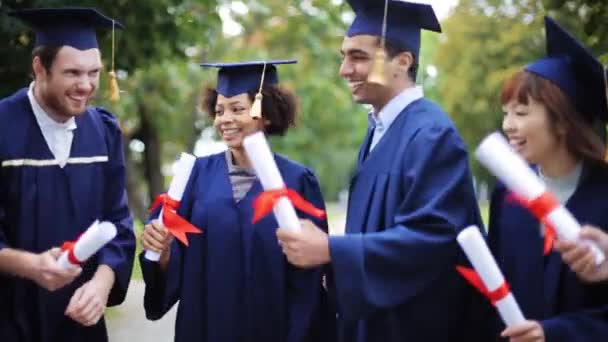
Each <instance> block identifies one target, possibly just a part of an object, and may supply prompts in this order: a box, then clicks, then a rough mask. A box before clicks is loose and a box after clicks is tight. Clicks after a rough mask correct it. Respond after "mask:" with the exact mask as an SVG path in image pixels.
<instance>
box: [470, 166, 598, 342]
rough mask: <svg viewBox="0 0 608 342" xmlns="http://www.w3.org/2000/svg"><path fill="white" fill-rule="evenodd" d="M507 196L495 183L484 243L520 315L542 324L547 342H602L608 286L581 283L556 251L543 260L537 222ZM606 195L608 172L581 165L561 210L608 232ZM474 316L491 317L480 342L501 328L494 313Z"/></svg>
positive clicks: (490, 311) (541, 240)
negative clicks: (489, 250) (485, 333)
mask: <svg viewBox="0 0 608 342" xmlns="http://www.w3.org/2000/svg"><path fill="white" fill-rule="evenodd" d="M508 193H509V192H508V191H507V190H506V189H505V188H504V186H501V185H499V186H498V187H497V188H496V190H495V191H494V192H493V194H492V201H491V206H490V230H489V233H488V241H489V245H490V248H491V250H492V252H493V254H494V255H495V257H496V260H497V262H498V264H499V266H500V267H501V269H502V271H503V273H504V275H505V277H506V279H507V281H508V282H509V284H510V286H511V290H512V292H513V295H514V296H515V299H516V300H517V302H518V303H519V305H520V307H521V309H522V311H523V314H524V316H525V317H526V319H530V320H537V321H540V322H541V324H542V326H543V328H544V330H545V337H546V341H547V342H557V341H564V342H565V341H577V342H578V341H604V340H606V338H607V337H608V283H603V284H594V285H589V284H585V283H582V282H581V281H579V280H578V278H577V277H576V274H575V273H574V272H572V271H571V270H570V268H569V267H568V265H566V264H564V263H563V262H562V260H561V257H560V255H559V253H557V252H551V253H550V254H548V255H547V256H544V255H543V237H542V236H541V233H540V228H539V227H540V223H539V221H538V220H536V219H535V218H534V217H533V216H532V215H531V214H530V213H529V212H528V211H527V210H526V209H524V208H523V207H521V206H520V205H519V204H517V203H515V202H513V201H510V200H507V199H506V196H507V195H508ZM607 193H608V170H607V169H606V168H604V167H598V166H592V165H590V164H586V165H584V167H583V172H582V175H581V180H580V181H579V185H578V186H577V188H576V190H575V192H574V193H573V195H572V196H571V197H570V199H569V200H568V202H567V203H566V207H567V208H568V209H569V210H570V211H571V212H572V214H573V215H574V216H575V217H576V218H577V219H578V220H579V222H581V223H584V224H591V225H595V226H597V227H601V228H603V229H608V201H606V194H607ZM487 306H488V305H487V303H486V307H487ZM488 313H490V315H489V316H488ZM479 315H480V317H484V316H485V317H491V319H490V322H488V323H487V324H485V326H486V327H487V336H485V338H484V339H483V340H485V341H489V340H492V339H497V336H498V335H499V334H500V331H502V330H503V329H504V324H503V323H502V321H500V319H499V317H498V315H497V314H496V311H495V310H493V309H492V308H490V309H487V308H486V309H485V312H484V311H480V312H479Z"/></svg>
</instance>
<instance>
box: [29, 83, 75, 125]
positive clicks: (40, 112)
mask: <svg viewBox="0 0 608 342" xmlns="http://www.w3.org/2000/svg"><path fill="white" fill-rule="evenodd" d="M27 97H28V99H29V100H30V104H31V105H32V111H33V112H34V116H35V117H36V121H37V122H38V125H39V126H40V128H41V129H43V128H47V127H48V128H51V129H54V130H60V129H63V130H66V131H73V130H75V129H76V120H75V119H74V118H73V117H71V118H70V119H68V121H66V122H57V121H55V120H53V119H52V118H51V117H50V116H49V115H48V114H47V113H46V112H45V111H44V109H42V106H40V104H39V103H38V100H36V96H34V82H32V83H31V84H30V88H29V90H28V91H27Z"/></svg>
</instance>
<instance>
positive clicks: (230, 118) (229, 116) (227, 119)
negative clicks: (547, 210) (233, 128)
mask: <svg viewBox="0 0 608 342" xmlns="http://www.w3.org/2000/svg"><path fill="white" fill-rule="evenodd" d="M234 121H235V118H234V114H233V113H232V112H231V111H228V110H227V111H225V112H224V114H223V115H222V116H220V117H219V123H220V124H226V123H233V122H234Z"/></svg>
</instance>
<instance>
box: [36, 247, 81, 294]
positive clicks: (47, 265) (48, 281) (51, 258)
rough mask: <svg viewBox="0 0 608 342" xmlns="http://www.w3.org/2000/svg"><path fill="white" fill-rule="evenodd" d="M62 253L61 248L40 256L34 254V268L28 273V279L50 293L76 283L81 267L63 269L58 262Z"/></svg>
mask: <svg viewBox="0 0 608 342" xmlns="http://www.w3.org/2000/svg"><path fill="white" fill-rule="evenodd" d="M61 253H62V252H61V250H60V249H59V248H52V249H49V250H48V251H46V252H43V253H40V254H33V255H32V258H33V259H32V267H31V269H30V270H29V271H28V272H27V274H26V278H28V279H30V280H32V281H34V282H35V283H36V284H38V286H40V287H42V288H45V289H47V290H48V291H55V290H58V289H60V288H62V287H64V286H66V285H67V284H69V283H71V282H72V281H74V279H76V277H78V276H79V275H80V273H81V272H82V269H81V268H80V267H74V268H68V269H63V268H62V267H61V266H60V265H59V263H58V262H57V260H58V259H59V257H60V256H61Z"/></svg>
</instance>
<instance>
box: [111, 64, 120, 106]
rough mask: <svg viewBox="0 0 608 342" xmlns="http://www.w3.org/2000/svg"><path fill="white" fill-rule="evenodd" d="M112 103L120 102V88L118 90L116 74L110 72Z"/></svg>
mask: <svg viewBox="0 0 608 342" xmlns="http://www.w3.org/2000/svg"><path fill="white" fill-rule="evenodd" d="M108 75H109V76H110V101H112V102H118V101H119V100H120V88H118V80H117V79H116V72H114V71H110V72H109V73H108Z"/></svg>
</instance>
